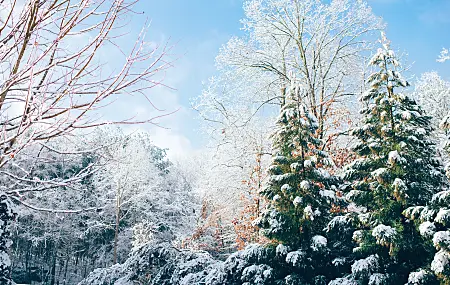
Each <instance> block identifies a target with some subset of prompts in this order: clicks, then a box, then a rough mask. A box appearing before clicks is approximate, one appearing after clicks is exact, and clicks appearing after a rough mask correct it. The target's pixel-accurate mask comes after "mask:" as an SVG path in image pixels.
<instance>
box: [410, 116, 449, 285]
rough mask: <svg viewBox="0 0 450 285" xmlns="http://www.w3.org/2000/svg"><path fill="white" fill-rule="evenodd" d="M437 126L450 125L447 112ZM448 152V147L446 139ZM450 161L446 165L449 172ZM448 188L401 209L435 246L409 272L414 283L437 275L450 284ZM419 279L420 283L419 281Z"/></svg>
mask: <svg viewBox="0 0 450 285" xmlns="http://www.w3.org/2000/svg"><path fill="white" fill-rule="evenodd" d="M440 128H442V129H443V130H445V132H446V133H448V130H449V129H450V114H449V115H447V116H445V117H444V118H443V119H442V121H441V124H440ZM446 150H447V152H449V151H450V148H449V144H448V141H447V143H446ZM448 170H449V165H447V166H446V171H447V176H449V174H450V173H449V171H448ZM449 205H450V190H449V189H448V188H447V189H445V190H442V191H440V192H438V193H436V194H434V195H433V197H432V199H431V201H430V202H429V203H428V204H426V205H425V204H423V205H420V206H415V207H410V208H408V209H406V211H405V212H404V214H405V216H406V217H408V218H409V219H411V220H413V221H414V222H415V224H416V225H417V226H418V228H419V232H420V234H421V235H422V236H423V237H424V238H425V239H426V242H427V243H428V244H430V246H431V244H432V245H433V246H434V247H435V248H436V252H435V254H434V256H433V258H432V260H429V263H428V264H426V266H424V267H423V268H421V269H420V270H419V271H418V272H416V273H414V274H412V275H411V278H410V279H411V280H416V281H417V282H416V283H412V282H411V284H428V283H426V282H427V281H428V280H429V279H432V278H435V277H437V279H438V280H439V281H440V283H441V284H450V206H449ZM420 282H421V283H420Z"/></svg>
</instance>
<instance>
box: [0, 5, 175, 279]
mask: <svg viewBox="0 0 450 285" xmlns="http://www.w3.org/2000/svg"><path fill="white" fill-rule="evenodd" d="M136 2H138V0H130V1H128V2H127V1H124V0H115V1H113V0H1V1H0V15H1V16H0V128H1V131H0V134H1V135H0V136H1V138H0V148H1V154H0V172H1V173H2V175H7V176H9V177H10V178H14V179H15V180H17V181H20V182H21V183H16V184H13V185H2V189H0V197H1V207H0V217H1V221H0V233H1V234H0V283H1V284H10V282H11V281H10V277H9V276H10V266H9V264H10V262H9V258H8V255H7V248H8V244H9V242H8V241H7V240H8V230H7V228H8V226H9V224H10V222H11V220H12V219H13V216H14V215H13V214H12V212H11V207H10V206H11V205H12V202H11V201H13V202H14V203H22V204H24V205H25V206H27V207H30V208H33V209H36V210H48V211H56V210H55V209H40V208H39V207H37V206H33V205H29V204H27V203H26V202H24V200H23V199H21V196H22V195H23V193H26V192H29V191H43V190H45V189H47V188H48V187H52V185H53V186H54V185H56V184H58V185H64V184H69V183H70V182H71V181H74V180H76V179H80V177H82V176H83V175H82V174H80V175H78V176H77V177H72V178H68V179H66V180H64V181H61V180H58V181H56V180H53V181H37V180H36V179H33V177H32V176H31V175H32V174H31V172H30V171H29V170H27V169H22V171H21V172H20V173H19V174H13V173H9V172H8V171H7V169H6V168H7V166H8V165H9V164H11V163H13V162H14V159H15V158H16V157H17V156H19V155H21V153H22V152H23V151H24V150H25V149H27V148H29V147H32V146H36V145H39V147H41V148H47V149H48V148H50V146H49V145H48V143H49V142H50V141H51V140H53V139H55V138H58V137H62V136H69V135H71V134H73V133H74V132H76V131H78V130H83V129H86V128H90V127H94V126H99V125H103V124H136V123H155V119H156V117H154V118H150V119H146V120H142V121H138V120H136V119H135V118H134V117H133V118H122V119H119V120H118V121H106V120H102V119H101V118H100V117H99V115H98V112H99V110H100V109H101V108H104V107H105V106H107V105H109V104H111V103H113V102H114V101H115V100H116V99H117V98H120V97H122V96H126V97H130V96H143V97H145V98H146V99H147V100H148V102H149V104H151V102H150V100H149V99H148V98H147V95H148V94H147V93H146V92H147V90H148V89H150V88H152V87H155V86H157V85H160V84H161V80H162V79H163V74H164V70H165V69H167V68H168V67H170V66H171V63H170V61H166V60H165V58H166V57H167V53H168V52H169V50H170V46H168V45H162V46H158V45H155V44H150V43H147V42H146V41H145V34H146V29H145V28H144V29H143V30H142V31H141V32H140V33H139V35H138V36H137V38H136V40H135V42H134V44H133V45H132V46H131V48H130V49H129V50H126V49H123V48H121V47H122V46H123V45H121V44H120V40H121V36H122V35H124V34H125V32H127V31H125V30H124V29H123V28H124V27H125V26H126V23H127V21H128V20H129V19H130V17H131V16H132V15H134V12H133V10H132V9H133V5H134V4H136ZM111 48H114V49H115V55H116V54H119V55H121V57H117V56H114V63H115V64H120V68H118V69H117V70H116V71H111V68H109V69H108V68H105V65H106V63H105V62H102V61H101V57H100V56H101V55H102V54H104V53H105V51H106V49H111ZM163 115H166V114H163ZM55 151H57V150H56V149H55ZM30 167H31V166H30ZM27 182H29V183H30V184H33V185H35V186H34V188H33V187H25V188H24V187H20V186H21V185H23V184H26V183H27ZM72 212H76V211H75V210H72Z"/></svg>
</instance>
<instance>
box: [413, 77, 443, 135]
mask: <svg viewBox="0 0 450 285" xmlns="http://www.w3.org/2000/svg"><path fill="white" fill-rule="evenodd" d="M413 97H414V99H416V100H417V103H418V104H420V106H421V107H422V108H423V110H424V111H425V112H426V113H427V114H428V115H429V116H431V117H432V121H431V122H432V125H433V128H434V129H435V130H439V128H438V127H439V123H440V122H441V120H442V119H444V117H445V116H446V115H447V113H448V111H449V110H450V82H448V81H445V80H444V79H442V78H441V77H440V76H439V74H438V73H437V72H435V71H433V72H425V73H423V74H422V75H421V76H420V78H419V80H417V82H416V84H415V89H414V93H413ZM440 131H442V130H440Z"/></svg>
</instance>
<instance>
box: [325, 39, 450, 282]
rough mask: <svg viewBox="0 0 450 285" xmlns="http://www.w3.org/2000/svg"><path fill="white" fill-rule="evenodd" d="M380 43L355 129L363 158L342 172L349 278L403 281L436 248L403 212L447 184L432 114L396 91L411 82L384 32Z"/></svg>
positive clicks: (372, 63) (349, 280) (359, 154)
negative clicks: (350, 245) (349, 235)
mask: <svg viewBox="0 0 450 285" xmlns="http://www.w3.org/2000/svg"><path fill="white" fill-rule="evenodd" d="M381 43H382V48H379V49H378V52H377V53H376V54H375V56H374V57H373V58H372V60H371V62H370V64H371V65H373V66H376V67H377V68H379V71H377V72H375V73H373V74H372V75H370V76H369V78H368V84H370V88H369V89H368V90H367V91H366V92H365V93H364V94H363V95H362V96H361V98H360V100H361V101H362V102H363V104H364V105H365V106H366V107H365V108H363V109H362V114H363V116H364V119H363V126H361V127H358V128H355V129H354V130H352V134H353V135H354V136H356V137H357V138H358V139H359V143H358V144H357V145H356V146H355V148H354V151H355V152H356V154H357V155H358V157H359V158H358V159H356V160H355V161H354V162H352V163H350V164H349V165H348V166H347V167H346V168H345V173H344V179H345V180H346V181H349V182H350V184H349V187H348V188H347V191H346V199H347V200H348V201H349V202H351V203H353V204H354V207H353V208H355V211H353V213H349V214H348V215H347V216H346V218H352V221H353V223H354V225H355V226H356V228H357V230H356V231H355V232H354V233H353V239H354V241H355V242H356V244H357V247H356V248H354V249H353V251H354V253H355V258H356V259H358V260H356V261H355V262H354V263H353V265H352V266H351V271H352V274H351V275H349V276H347V278H346V280H347V281H348V282H349V284H352V283H350V282H355V280H357V281H358V283H359V284H405V283H407V282H408V276H409V275H410V273H411V272H413V271H415V270H417V269H419V268H420V267H422V266H424V265H425V264H426V262H427V260H428V258H429V257H430V255H431V250H432V248H430V246H429V245H428V244H427V243H426V242H424V240H423V238H422V237H421V235H420V234H419V232H418V231H417V230H416V228H415V225H414V224H413V223H411V222H410V221H408V220H407V219H406V218H405V217H404V216H403V215H402V212H403V211H404V210H405V209H407V208H408V207H411V206H415V205H423V204H426V203H427V201H429V200H430V199H431V197H432V196H433V194H434V193H436V192H438V191H439V190H440V189H442V188H443V186H444V185H445V183H446V179H445V175H444V173H443V170H442V167H441V164H440V161H439V160H437V159H436V157H435V155H436V150H435V145H434V143H433V142H432V141H431V140H430V138H429V137H430V133H431V131H432V127H431V126H430V119H431V118H430V117H429V116H427V115H426V114H425V113H424V112H423V111H422V109H421V108H420V107H419V106H418V105H417V104H416V102H415V101H414V100H412V99H410V98H409V97H408V96H405V95H404V94H401V93H396V92H394V88H397V87H407V86H408V85H409V84H408V82H406V81H405V80H404V79H403V78H402V77H401V75H400V73H399V72H398V71H397V69H398V66H399V62H398V60H397V59H396V57H395V54H394V52H393V51H392V50H391V49H390V46H389V42H388V40H387V39H386V37H385V36H384V35H383V36H382V41H381ZM416 273H417V272H416ZM351 280H354V281H351ZM335 282H338V281H337V280H336V281H335ZM339 282H343V281H342V280H341V281H339ZM428 282H429V283H426V284H433V283H432V281H431V280H429V281H428ZM333 284H340V283H333ZM410 284H422V283H410ZM423 284H425V283H423Z"/></svg>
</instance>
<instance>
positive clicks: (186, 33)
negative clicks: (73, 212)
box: [132, 0, 450, 154]
mask: <svg viewBox="0 0 450 285" xmlns="http://www.w3.org/2000/svg"><path fill="white" fill-rule="evenodd" d="M242 3H243V2H242V0H143V1H141V3H140V4H139V5H138V6H137V7H136V11H139V12H143V13H144V15H137V16H136V17H135V18H133V21H132V27H136V28H138V27H139V25H140V24H142V23H143V21H144V20H145V18H148V19H150V20H151V28H150V32H149V35H148V38H150V39H151V40H153V41H156V42H158V41H164V40H168V39H169V38H170V41H171V42H172V43H175V44H176V46H175V49H174V52H173V53H174V54H176V57H179V59H178V60H177V61H176V62H175V64H174V65H175V66H174V68H173V69H172V70H171V71H169V72H168V74H167V79H166V83H167V84H168V85H170V86H171V87H174V88H176V90H161V89H155V90H152V91H151V92H152V94H151V98H153V100H154V101H155V102H156V103H157V104H160V105H162V106H164V107H165V108H166V109H177V108H180V110H179V111H178V112H177V113H175V114H174V115H172V116H170V117H168V118H166V119H164V120H163V121H162V124H163V125H165V126H166V127H167V128H169V129H160V128H154V127H153V128H150V132H151V133H152V134H153V137H154V142H155V143H156V144H158V145H160V146H162V147H169V148H171V149H172V151H171V152H172V154H174V153H176V154H180V153H183V152H189V151H191V150H194V149H199V148H202V147H203V146H204V144H205V142H206V138H205V137H204V136H202V135H201V133H200V132H199V130H198V128H199V122H198V121H197V120H196V114H195V112H194V111H192V110H191V109H190V100H191V99H192V98H193V97H196V96H198V95H199V94H200V93H201V90H202V82H205V81H207V80H208V78H209V77H211V76H212V75H214V73H215V63H214V59H215V56H216V55H217V53H218V51H219V48H220V47H221V46H222V45H223V44H225V43H226V42H227V40H228V39H229V38H230V37H231V36H233V35H240V34H242V31H241V30H240V27H241V25H240V22H239V20H240V19H241V18H243V10H242ZM368 3H369V4H370V5H371V6H372V8H373V10H374V13H375V14H376V15H378V16H381V17H383V19H384V20H385V22H386V23H387V24H388V27H387V35H388V37H389V38H390V40H391V41H392V46H393V47H394V48H395V49H398V50H400V51H404V52H406V53H407V54H408V63H409V64H413V65H412V68H411V70H410V72H409V74H407V75H406V76H407V77H409V76H412V75H414V74H415V75H420V74H421V73H423V72H425V71H431V70H436V71H438V72H439V73H440V74H441V76H443V77H444V78H445V79H448V80H450V63H449V62H447V63H443V64H442V63H437V62H436V58H437V56H438V54H439V52H440V50H441V49H442V47H450V1H448V0H369V1H368Z"/></svg>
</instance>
